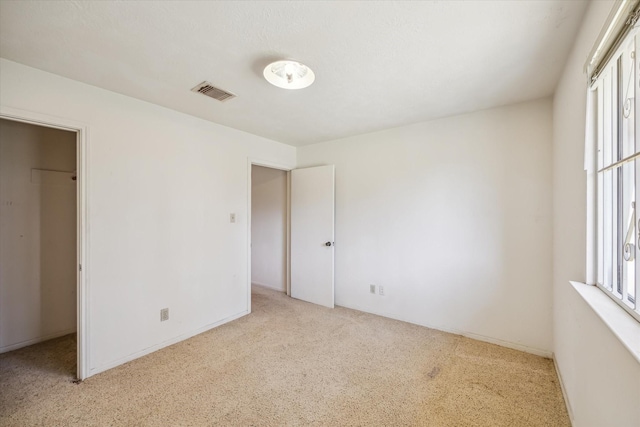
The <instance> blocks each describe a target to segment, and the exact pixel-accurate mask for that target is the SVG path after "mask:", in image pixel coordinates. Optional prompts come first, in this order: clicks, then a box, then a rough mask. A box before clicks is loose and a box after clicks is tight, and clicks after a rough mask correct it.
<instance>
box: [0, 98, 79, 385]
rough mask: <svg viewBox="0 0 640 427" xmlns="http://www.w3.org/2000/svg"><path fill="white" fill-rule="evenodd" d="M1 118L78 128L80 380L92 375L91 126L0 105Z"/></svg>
mask: <svg viewBox="0 0 640 427" xmlns="http://www.w3.org/2000/svg"><path fill="white" fill-rule="evenodd" d="M0 118H3V119H7V120H13V121H18V122H23V123H30V124H34V125H39V126H45V127H50V128H54V129H62V130H68V131H73V132H76V134H77V143H76V164H77V177H78V186H77V205H78V211H77V224H78V233H77V236H78V237H77V239H78V240H77V265H78V266H79V265H82V271H79V270H78V271H77V298H78V299H77V333H78V355H77V356H78V360H77V373H76V375H77V377H78V378H79V379H81V380H83V379H85V378H87V377H88V376H89V369H88V367H89V366H90V360H91V359H90V357H89V356H90V355H89V349H90V346H89V339H90V338H89V333H88V332H89V271H90V266H89V250H88V248H89V198H88V187H89V171H88V167H87V164H88V158H89V156H88V153H89V126H88V125H87V124H86V123H82V122H77V121H74V120H69V119H66V118H62V117H56V116H49V115H46V114H41V113H37V112H34V111H26V110H20V109H17V108H11V107H7V106H2V105H0Z"/></svg>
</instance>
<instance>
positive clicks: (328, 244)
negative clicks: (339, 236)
mask: <svg viewBox="0 0 640 427" xmlns="http://www.w3.org/2000/svg"><path fill="white" fill-rule="evenodd" d="M324 245H325V246H332V245H333V242H327V243H325V244H324Z"/></svg>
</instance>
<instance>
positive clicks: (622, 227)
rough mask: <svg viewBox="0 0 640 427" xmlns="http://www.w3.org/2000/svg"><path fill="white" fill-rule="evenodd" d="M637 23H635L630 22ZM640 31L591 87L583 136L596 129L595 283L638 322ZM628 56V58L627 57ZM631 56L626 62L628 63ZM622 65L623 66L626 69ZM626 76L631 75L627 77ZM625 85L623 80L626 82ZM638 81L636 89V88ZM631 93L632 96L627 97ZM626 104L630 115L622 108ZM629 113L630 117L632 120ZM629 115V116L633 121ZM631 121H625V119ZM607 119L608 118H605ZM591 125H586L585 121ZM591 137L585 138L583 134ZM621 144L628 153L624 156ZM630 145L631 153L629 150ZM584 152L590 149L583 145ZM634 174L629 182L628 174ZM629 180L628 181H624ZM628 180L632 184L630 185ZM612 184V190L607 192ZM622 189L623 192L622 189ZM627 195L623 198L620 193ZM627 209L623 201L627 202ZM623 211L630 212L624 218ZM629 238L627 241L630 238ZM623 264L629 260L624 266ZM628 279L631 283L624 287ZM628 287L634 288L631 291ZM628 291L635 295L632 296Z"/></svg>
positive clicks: (626, 38)
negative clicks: (639, 99)
mask: <svg viewBox="0 0 640 427" xmlns="http://www.w3.org/2000/svg"><path fill="white" fill-rule="evenodd" d="M634 24H635V22H634ZM639 57H640V29H639V28H638V27H637V26H635V25H634V26H633V28H631V30H630V31H628V32H627V33H626V34H625V35H624V37H623V38H622V39H621V41H620V43H619V45H618V46H617V47H616V49H615V50H614V52H613V54H612V55H608V57H607V60H606V63H605V64H604V65H603V66H602V67H600V70H599V72H598V75H596V76H595V77H594V78H593V79H592V81H591V84H590V88H589V90H590V91H593V92H594V93H595V96H594V98H593V100H594V102H592V103H591V104H592V105H591V108H592V109H593V111H588V115H587V122H588V123H587V132H589V129H592V130H593V131H594V135H592V136H593V138H594V139H595V141H594V142H595V144H593V146H592V149H593V150H594V151H595V153H594V154H595V158H594V159H593V160H594V163H595V165H596V168H595V170H594V175H595V176H593V177H592V179H594V181H593V182H592V186H591V188H592V189H593V192H594V193H595V194H592V195H591V196H592V197H593V199H592V203H593V204H594V205H595V206H594V209H592V213H593V214H595V220H594V221H593V222H591V223H590V227H593V229H592V230H591V233H592V235H591V236H592V239H593V242H594V243H595V247H594V248H592V249H594V250H592V251H591V255H592V256H593V257H592V259H591V260H590V262H593V263H594V266H595V274H594V277H593V282H594V283H595V285H596V286H597V287H598V288H599V289H601V290H602V291H603V292H604V293H605V294H606V295H607V296H609V297H610V298H611V299H613V300H614V301H615V302H616V303H617V304H618V305H619V306H620V307H622V308H623V309H624V310H625V311H626V312H628V313H629V314H630V315H631V316H632V317H633V318H634V319H635V320H637V321H638V322H640V298H639V297H638V296H639V295H640V214H639V213H638V209H637V208H638V202H640V141H638V136H640V119H639V117H640V105H639V104H640V103H638V102H636V97H637V96H638V95H640V73H639V72H638V71H639V70H640V58H639ZM625 58H627V59H625ZM629 58H630V60H629ZM625 64H626V66H625ZM627 72H629V76H628V78H627V74H626V73H627ZM627 79H628V81H627V83H626V87H625V80H627ZM636 82H638V84H639V86H636ZM629 92H631V96H629ZM627 103H630V107H629V109H628V111H629V112H628V114H625V113H626V108H625V105H626V104H627ZM632 114H633V116H632ZM631 116H632V117H631ZM629 117H631V118H630V119H629V120H628V121H625V119H627V118H629ZM607 119H608V120H607ZM590 120H591V121H592V123H589V121H590ZM587 137H589V135H587ZM625 144H626V148H627V149H628V150H627V152H625ZM629 147H630V152H629ZM587 149H588V147H587ZM629 175H632V179H631V180H629V179H628V176H629ZM625 177H627V178H625ZM629 181H630V182H631V183H632V185H628V183H629ZM609 186H610V189H611V190H610V192H609V191H607V188H608V187H609ZM625 187H626V188H625ZM628 187H631V192H630V193H628V194H626V195H625V194H624V191H625V190H627V192H628V190H629V188H628ZM628 199H631V200H632V201H631V202H630V203H627V204H629V206H628V207H629V208H630V209H629V210H627V206H625V203H624V202H625V201H627V202H629V200H628ZM625 211H628V215H627V218H625ZM630 233H631V234H632V237H633V238H632V239H631V240H630V241H629V234H630ZM629 242H632V245H631V247H632V248H633V255H634V256H633V258H632V259H631V260H625V259H624V252H625V248H627V247H628V245H629ZM626 262H631V263H632V264H631V266H630V265H629V264H625V263H626ZM627 277H629V278H631V279H630V280H632V281H633V282H632V283H626V284H625V280H626V278H627ZM629 289H633V291H632V292H629ZM631 293H632V294H633V296H631Z"/></svg>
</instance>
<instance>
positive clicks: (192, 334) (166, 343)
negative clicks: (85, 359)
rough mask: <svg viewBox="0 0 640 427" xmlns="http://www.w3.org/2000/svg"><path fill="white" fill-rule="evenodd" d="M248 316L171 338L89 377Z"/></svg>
mask: <svg viewBox="0 0 640 427" xmlns="http://www.w3.org/2000/svg"><path fill="white" fill-rule="evenodd" d="M247 314H249V312H248V311H242V312H240V313H237V314H234V315H232V316H229V317H226V318H224V319H222V320H219V321H217V322H213V323H210V324H208V325H206V326H203V327H201V328H197V329H194V330H193V331H191V332H187V333H186V334H182V335H179V336H177V337H174V338H171V339H170V340H167V341H163V342H161V343H160V344H156V345H153V346H151V347H147V348H145V349H144V350H141V351H137V352H135V353H132V354H130V355H128V356H125V357H122V358H120V359H118V360H116V361H114V362H109V363H107V364H105V365H102V366H98V367H96V368H91V370H90V371H89V376H92V375H96V374H99V373H100V372H104V371H108V370H109V369H112V368H115V367H117V366H120V365H122V364H124V363H127V362H131V361H132V360H135V359H138V358H140V357H142V356H146V355H147V354H151V353H153V352H155V351H158V350H160V349H163V348H165V347H169V346H170V345H173V344H176V343H179V342H180V341H184V340H186V339H189V338H191V337H195V336H196V335H199V334H202V333H203V332H207V331H208V330H210V329H213V328H216V327H218V326H222V325H224V324H225V323H229V322H231V321H233V320H236V319H239V318H241V317H242V316H246V315H247Z"/></svg>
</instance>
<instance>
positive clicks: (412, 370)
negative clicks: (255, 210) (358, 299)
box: [0, 287, 570, 427]
mask: <svg viewBox="0 0 640 427" xmlns="http://www.w3.org/2000/svg"><path fill="white" fill-rule="evenodd" d="M252 298H253V313H252V314H251V315H249V316H245V317H243V318H242V319H239V320H236V321H233V322H231V323H229V324H226V325H223V326H220V327H218V328H216V329H213V330H211V331H209V332H206V333H203V334H201V335H198V336H196V337H194V338H191V339H189V340H187V341H183V342H181V343H178V344H176V345H173V346H171V347H167V348H165V349H163V350H160V351H157V352H155V353H153V354H151V355H148V356H145V357H143V358H140V359H137V360H135V361H133V362H130V363H127V364H125V365H123V366H120V367H117V368H115V369H112V370H110V371H107V372H104V373H102V374H98V375H96V376H94V377H91V378H89V379H88V380H86V381H84V382H83V383H81V384H74V383H73V382H72V380H73V372H74V370H75V360H74V358H75V349H74V347H75V338H74V337H73V336H67V337H63V338H59V339H56V340H52V341H49V342H45V343H42V344H38V345H34V346H31V347H28V348H24V349H20V350H16V351H13V352H10V353H5V354H3V355H0V384H1V387H0V425H2V426H69V425H78V426H106V425H110V426H213V425H215V426H283V425H292V426H307V425H312V426H321V425H336V426H350V425H352V426H356V425H358V426H378V425H385V426H509V427H515V426H545V427H547V426H554V427H556V426H557V427H559V426H570V423H569V419H568V417H567V413H566V410H565V406H564V402H563V399H562V395H561V391H560V388H559V385H558V379H557V377H556V373H555V370H554V367H553V363H552V361H550V360H548V359H544V358H541V357H537V356H533V355H530V354H526V353H522V352H518V351H515V350H510V349H506V348H502V347H498V346H495V345H491V344H486V343H482V342H479V341H475V340H471V339H468V338H464V337H460V336H457V335H452V334H447V333H444V332H439V331H435V330H432V329H428V328H424V327H420V326H416V325H411V324H408V323H403V322H399V321H395V320H391V319H386V318H383V317H378V316H374V315H370V314H365V313H362V312H358V311H354V310H349V309H345V308H340V307H337V308H335V309H333V310H330V309H326V308H323V307H319V306H315V305H312V304H308V303H304V302H301V301H297V300H294V299H290V298H288V297H286V296H285V295H284V294H281V293H278V292H275V291H271V290H267V289H264V288H258V287H255V288H254V290H253V297H252Z"/></svg>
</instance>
